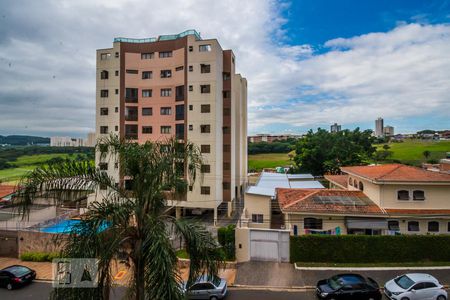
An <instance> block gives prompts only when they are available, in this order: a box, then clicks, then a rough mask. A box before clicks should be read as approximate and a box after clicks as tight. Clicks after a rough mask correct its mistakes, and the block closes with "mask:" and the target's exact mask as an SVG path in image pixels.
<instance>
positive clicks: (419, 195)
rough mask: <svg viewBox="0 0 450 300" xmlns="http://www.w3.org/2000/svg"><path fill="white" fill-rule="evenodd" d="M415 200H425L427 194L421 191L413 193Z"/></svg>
mask: <svg viewBox="0 0 450 300" xmlns="http://www.w3.org/2000/svg"><path fill="white" fill-rule="evenodd" d="M413 200H425V192H424V191H421V190H415V191H413Z"/></svg>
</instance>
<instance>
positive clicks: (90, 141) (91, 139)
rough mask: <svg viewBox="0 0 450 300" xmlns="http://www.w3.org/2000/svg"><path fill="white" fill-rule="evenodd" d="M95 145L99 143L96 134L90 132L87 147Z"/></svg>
mask: <svg viewBox="0 0 450 300" xmlns="http://www.w3.org/2000/svg"><path fill="white" fill-rule="evenodd" d="M95 144H97V141H96V139H95V132H89V133H88V135H87V140H86V143H85V146H86V147H95Z"/></svg>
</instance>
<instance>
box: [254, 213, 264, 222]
mask: <svg viewBox="0 0 450 300" xmlns="http://www.w3.org/2000/svg"><path fill="white" fill-rule="evenodd" d="M252 223H261V224H262V223H264V215H263V214H252Z"/></svg>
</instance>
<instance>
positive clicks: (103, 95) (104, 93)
mask: <svg viewBox="0 0 450 300" xmlns="http://www.w3.org/2000/svg"><path fill="white" fill-rule="evenodd" d="M100 97H102V98H106V97H108V90H101V91H100Z"/></svg>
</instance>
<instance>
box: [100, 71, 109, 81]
mask: <svg viewBox="0 0 450 300" xmlns="http://www.w3.org/2000/svg"><path fill="white" fill-rule="evenodd" d="M108 74H109V73H108V71H101V72H100V79H108Z"/></svg>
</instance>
